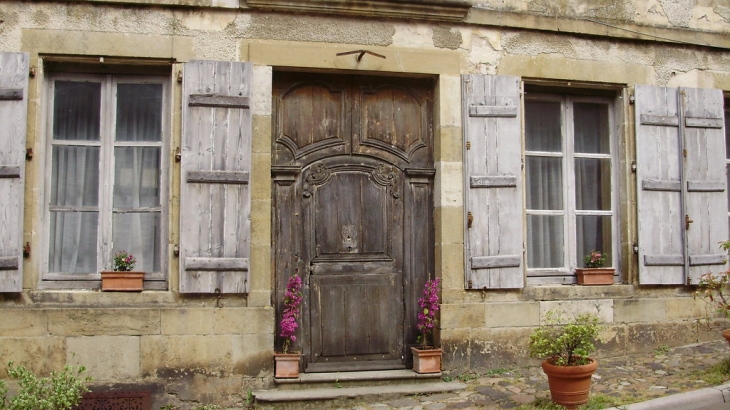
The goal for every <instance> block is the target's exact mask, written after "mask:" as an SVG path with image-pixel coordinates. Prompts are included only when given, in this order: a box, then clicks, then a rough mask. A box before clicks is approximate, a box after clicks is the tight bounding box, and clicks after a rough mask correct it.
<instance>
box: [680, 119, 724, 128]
mask: <svg viewBox="0 0 730 410" xmlns="http://www.w3.org/2000/svg"><path fill="white" fill-rule="evenodd" d="M723 123H724V121H723V119H722V118H694V117H687V118H685V119H684V124H685V126H687V127H692V128H722V126H723Z"/></svg>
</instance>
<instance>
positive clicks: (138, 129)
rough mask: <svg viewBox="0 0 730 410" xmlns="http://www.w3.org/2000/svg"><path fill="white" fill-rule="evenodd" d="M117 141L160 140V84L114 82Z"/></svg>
mask: <svg viewBox="0 0 730 410" xmlns="http://www.w3.org/2000/svg"><path fill="white" fill-rule="evenodd" d="M116 135H117V141H146V142H151V141H162V84H118V85H117V133H116Z"/></svg>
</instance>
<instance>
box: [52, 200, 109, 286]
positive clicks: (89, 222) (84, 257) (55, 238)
mask: <svg viewBox="0 0 730 410" xmlns="http://www.w3.org/2000/svg"><path fill="white" fill-rule="evenodd" d="M98 215H99V214H98V213H97V212H51V237H50V244H49V248H50V249H49V250H48V259H49V263H48V265H49V266H48V269H49V271H50V272H58V273H94V272H96V271H97V270H96V269H97V267H96V235H97V230H98V225H99V218H98Z"/></svg>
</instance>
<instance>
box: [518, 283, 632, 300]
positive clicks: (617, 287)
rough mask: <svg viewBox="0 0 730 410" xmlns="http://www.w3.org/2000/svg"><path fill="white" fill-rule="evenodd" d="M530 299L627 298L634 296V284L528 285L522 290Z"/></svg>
mask: <svg viewBox="0 0 730 410" xmlns="http://www.w3.org/2000/svg"><path fill="white" fill-rule="evenodd" d="M522 295H523V296H524V297H525V298H526V299H528V300H547V301H550V300H576V299H627V298H631V297H634V295H635V287H634V285H622V284H613V285H605V286H603V285H600V286H580V285H540V286H528V287H525V288H524V289H523V291H522Z"/></svg>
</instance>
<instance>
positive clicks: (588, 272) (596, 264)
mask: <svg viewBox="0 0 730 410" xmlns="http://www.w3.org/2000/svg"><path fill="white" fill-rule="evenodd" d="M606 259H608V254H607V253H605V252H602V251H597V250H592V251H591V252H590V253H589V254H588V255H586V256H584V257H583V264H584V266H585V267H584V268H577V269H576V270H575V275H576V280H577V282H578V284H579V285H613V274H614V273H615V272H616V269H614V268H606V267H605V265H606Z"/></svg>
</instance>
